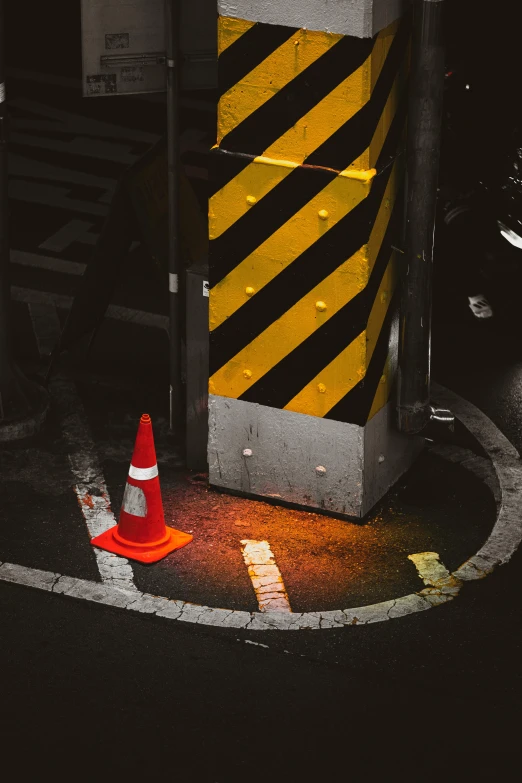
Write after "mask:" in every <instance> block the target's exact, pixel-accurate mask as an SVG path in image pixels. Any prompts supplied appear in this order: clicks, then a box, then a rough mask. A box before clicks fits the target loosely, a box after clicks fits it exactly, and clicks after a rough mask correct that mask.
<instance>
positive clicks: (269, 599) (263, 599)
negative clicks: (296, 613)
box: [241, 539, 292, 612]
mask: <svg viewBox="0 0 522 783" xmlns="http://www.w3.org/2000/svg"><path fill="white" fill-rule="evenodd" d="M241 545H242V546H241V549H242V552H243V559H244V561H245V563H246V565H247V567H248V575H249V577H250V579H251V581H252V586H253V588H254V591H255V594H256V597H257V602H258V604H259V610H260V611H261V612H291V611H292V610H291V608H290V601H289V600H288V595H287V592H286V590H285V586H284V584H283V577H282V576H281V572H280V570H279V568H278V567H277V565H276V562H275V559H274V555H273V553H272V551H271V549H270V544H269V543H268V541H252V540H250V539H244V540H243V541H241Z"/></svg>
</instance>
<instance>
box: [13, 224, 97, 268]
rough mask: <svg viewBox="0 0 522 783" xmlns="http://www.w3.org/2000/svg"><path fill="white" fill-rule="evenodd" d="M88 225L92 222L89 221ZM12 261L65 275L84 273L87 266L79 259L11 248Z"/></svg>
mask: <svg viewBox="0 0 522 783" xmlns="http://www.w3.org/2000/svg"><path fill="white" fill-rule="evenodd" d="M79 222H81V221H79ZM86 225H91V224H90V223H87V224H86ZM58 233H59V232H58ZM55 236H56V234H55ZM40 247H42V245H40ZM49 249H50V248H49ZM11 263H12V264H19V265H21V266H32V267H33V268H35V269H47V270H48V271H49V272H60V274H63V275H83V273H84V272H85V268H86V266H87V265H86V264H79V263H78V262H77V261H67V260H65V259H64V258H55V257H54V256H45V255H41V254H40V253H27V252H26V251H25V250H11Z"/></svg>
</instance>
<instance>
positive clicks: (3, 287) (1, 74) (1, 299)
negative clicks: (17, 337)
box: [0, 0, 11, 420]
mask: <svg viewBox="0 0 522 783" xmlns="http://www.w3.org/2000/svg"><path fill="white" fill-rule="evenodd" d="M8 224H9V211H8V179H7V108H6V103H5V32H4V2H3V0H0V420H1V419H3V418H4V416H5V413H4V408H5V405H6V395H7V394H8V385H9V382H10V376H11V368H10V358H11V357H10V345H9V339H10V338H9V234H8V228H9V225H8Z"/></svg>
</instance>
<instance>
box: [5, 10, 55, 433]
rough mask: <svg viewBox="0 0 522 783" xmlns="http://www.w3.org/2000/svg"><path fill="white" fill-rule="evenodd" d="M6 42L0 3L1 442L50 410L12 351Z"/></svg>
mask: <svg viewBox="0 0 522 783" xmlns="http://www.w3.org/2000/svg"><path fill="white" fill-rule="evenodd" d="M5 39H6V36H5V16H4V0H0V442H4V441H12V440H18V439H20V438H25V437H29V436H30V435H33V434H34V433H35V432H37V431H38V430H39V429H40V428H41V426H42V424H43V422H44V420H45V417H46V414H47V410H48V408H49V396H48V394H47V392H46V391H45V389H43V387H41V386H39V385H38V384H36V383H33V382H32V381H29V380H28V379H27V378H26V377H25V376H24V375H23V373H22V372H21V371H20V369H19V368H18V367H17V366H16V364H15V363H14V362H13V358H12V351H11V329H10V327H11V325H10V318H9V315H10V279H9V278H10V275H9V271H10V253H9V189H8V165H7V145H8V135H9V134H8V127H7V126H8V113H7V107H6V90H5Z"/></svg>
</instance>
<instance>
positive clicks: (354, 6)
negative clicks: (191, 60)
mask: <svg viewBox="0 0 522 783" xmlns="http://www.w3.org/2000/svg"><path fill="white" fill-rule="evenodd" d="M409 4H410V0H333V2H332V0H285V2H274V0H218V10H219V13H220V15H221V16H232V17H237V18H239V19H247V20H249V21H252V22H264V23H265V24H280V25H286V26H288V27H298V28H301V27H303V28H306V29H307V30H325V31H326V32H327V33H340V34H341V35H352V36H355V37H356V38H372V37H373V36H374V35H375V34H376V33H378V32H379V30H383V29H384V28H385V27H388V25H389V24H391V23H392V22H394V21H395V20H396V19H398V18H399V17H400V16H402V14H403V13H404V12H405V11H406V9H407V8H408V6H409Z"/></svg>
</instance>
